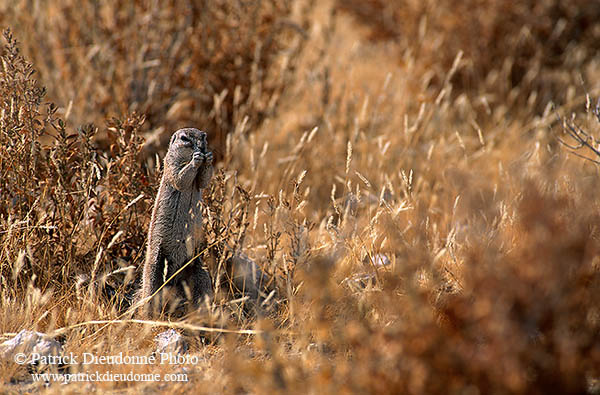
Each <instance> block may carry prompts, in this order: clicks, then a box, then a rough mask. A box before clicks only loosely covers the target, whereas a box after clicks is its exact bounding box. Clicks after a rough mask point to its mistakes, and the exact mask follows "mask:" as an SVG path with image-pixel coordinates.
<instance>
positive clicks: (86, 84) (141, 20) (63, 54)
mask: <svg viewBox="0 0 600 395" xmlns="http://www.w3.org/2000/svg"><path fill="white" fill-rule="evenodd" d="M290 7H291V6H290V4H289V3H288V2H287V1H282V0H270V1H261V2H229V1H222V0H219V1H201V2H189V1H172V2H169V3H168V4H163V3H161V2H151V1H135V2H122V1H109V2H102V3H101V4H96V5H93V6H90V7H82V6H81V4H80V3H79V2H77V1H66V2H65V1H49V2H42V3H37V4H36V5H35V6H32V5H31V3H30V2H28V1H18V2H11V3H10V4H9V5H5V6H4V7H0V25H7V24H10V26H11V27H12V28H13V30H14V31H15V33H16V34H17V35H18V36H19V37H21V40H22V41H23V43H24V52H25V54H26V55H27V56H28V58H29V59H31V61H32V62H33V63H35V65H36V68H37V70H38V71H39V73H40V75H41V78H42V79H43V80H44V83H45V85H46V87H47V89H48V92H49V97H50V98H51V99H52V100H53V101H55V102H57V103H60V104H61V105H62V106H63V107H64V108H67V110H66V114H65V113H63V114H64V115H68V120H70V121H73V122H74V123H75V124H77V125H79V124H84V123H88V122H95V123H98V124H100V123H103V122H104V119H105V118H106V117H108V116H114V115H115V114H117V115H118V114H126V113H133V112H138V113H141V114H145V117H146V122H145V124H144V127H143V129H144V131H150V132H151V133H152V134H151V137H152V139H151V141H149V143H150V144H149V146H148V152H155V151H157V150H159V149H160V148H161V147H163V146H164V144H165V143H166V142H167V141H168V137H169V135H170V133H171V132H172V131H173V130H176V129H178V128H180V127H184V126H190V125H202V128H203V129H205V130H206V131H207V132H208V133H209V139H210V140H211V144H212V145H213V146H214V147H217V148H218V149H219V150H218V152H217V154H218V156H219V157H220V154H221V153H222V149H223V148H224V142H225V135H226V134H227V133H228V132H230V131H232V130H233V129H234V127H235V125H236V124H237V123H238V122H240V121H241V120H242V119H243V118H244V117H246V116H247V117H248V126H254V125H257V124H260V122H261V121H262V120H263V119H264V118H265V117H266V116H269V115H272V114H273V113H274V112H275V111H276V109H277V105H278V100H279V96H280V95H281V93H282V91H283V89H284V87H285V84H286V82H287V72H288V71H289V69H290V68H291V67H293V65H294V61H295V58H296V57H297V55H298V53H299V49H300V48H301V45H300V43H301V40H297V39H298V38H300V37H301V34H303V31H302V28H301V27H299V26H297V25H294V24H292V23H290V22H289V21H288V20H287V19H286V18H287V17H288V16H289V14H290V12H291V9H290ZM284 51H285V53H284Z"/></svg>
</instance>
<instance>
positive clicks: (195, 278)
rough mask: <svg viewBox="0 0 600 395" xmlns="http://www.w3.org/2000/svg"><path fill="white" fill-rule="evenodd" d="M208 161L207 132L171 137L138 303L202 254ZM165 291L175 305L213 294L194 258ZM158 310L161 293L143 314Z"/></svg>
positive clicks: (186, 131) (180, 132)
mask: <svg viewBox="0 0 600 395" xmlns="http://www.w3.org/2000/svg"><path fill="white" fill-rule="evenodd" d="M212 161H213V155H212V152H210V151H208V146H207V141H206V133H205V132H202V131H200V130H198V129H194V128H185V129H180V130H178V131H176V132H175V133H173V136H172V137H171V140H170V142H169V149H168V151H167V155H166V156H165V159H164V165H163V176H162V179H161V182H160V187H159V189H158V194H157V195H156V201H155V203H154V209H153V211H152V219H151V221H150V230H149V232H148V248H147V252H146V261H145V263H144V273H143V279H142V288H141V295H140V296H141V297H142V298H147V297H149V296H151V295H152V294H154V292H156V290H157V289H158V288H159V287H160V286H161V285H162V284H163V283H164V282H165V281H166V280H167V279H169V278H170V277H171V276H172V275H173V274H174V273H175V272H176V271H177V270H179V269H180V268H181V267H182V266H183V265H184V264H186V263H187V262H188V261H189V260H190V259H192V258H193V257H195V256H196V255H197V254H199V253H200V252H201V243H202V235H201V231H202V208H201V204H202V203H201V202H202V189H203V188H206V187H207V186H208V183H209V182H210V179H211V177H212V174H213V166H212ZM165 288H166V290H168V291H171V292H173V291H174V296H175V297H176V298H177V299H182V300H187V301H191V302H192V303H193V304H198V302H200V301H201V300H202V298H203V297H204V296H205V295H211V294H212V287H211V281H210V276H209V275H208V272H207V271H206V270H205V269H204V268H203V267H202V260H201V258H200V257H196V258H195V259H194V261H193V262H192V263H190V264H189V265H188V266H187V267H186V268H185V269H184V270H182V271H181V272H180V273H179V274H178V275H177V276H176V277H175V278H174V279H173V280H171V281H170V282H169V283H168V284H167V286H165ZM157 302H158V303H157ZM162 304H163V293H162V292H161V294H160V295H158V296H157V297H155V298H153V300H150V301H148V302H147V305H146V306H147V309H146V311H148V307H149V308H150V310H152V311H153V312H154V310H156V307H159V308H161V309H162V307H163V305H162ZM157 305H158V306H157Z"/></svg>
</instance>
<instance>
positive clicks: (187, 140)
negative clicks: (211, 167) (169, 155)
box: [169, 128, 208, 155]
mask: <svg viewBox="0 0 600 395" xmlns="http://www.w3.org/2000/svg"><path fill="white" fill-rule="evenodd" d="M207 148H208V144H207V141H206V132H203V131H201V130H198V129H195V128H184V129H179V130H178V131H176V132H175V133H173V135H172V136H171V141H170V142H169V151H172V150H175V151H189V153H190V155H191V154H192V152H194V151H201V152H206V150H207Z"/></svg>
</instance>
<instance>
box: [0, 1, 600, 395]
mask: <svg viewBox="0 0 600 395" xmlns="http://www.w3.org/2000/svg"><path fill="white" fill-rule="evenodd" d="M188 3H189V2H183V1H182V2H179V1H175V2H172V3H169V5H168V6H165V7H164V8H158V6H157V5H154V3H150V2H143V1H140V2H135V3H132V4H134V5H130V6H123V5H119V3H117V2H107V3H106V4H107V5H104V6H98V7H93V6H81V5H79V4H78V3H77V4H76V3H75V2H72V3H71V2H66V3H63V4H64V5H61V6H59V5H58V4H57V3H56V2H45V3H37V2H34V3H31V2H28V1H25V0H23V1H18V2H16V3H15V4H14V6H13V3H10V5H9V4H8V2H4V3H3V2H0V24H1V25H10V26H11V28H12V31H13V34H14V36H15V38H17V39H18V40H19V44H18V45H17V43H15V41H14V38H12V37H11V36H10V35H7V36H6V38H5V43H6V45H5V46H4V49H3V52H2V54H3V55H2V61H3V63H2V69H1V70H0V145H1V146H2V150H0V177H1V179H2V181H3V182H2V186H1V189H0V269H1V271H0V274H1V277H0V284H1V287H0V293H1V295H0V317H1V318H0V333H2V334H4V335H3V337H2V339H5V338H8V337H10V335H11V334H12V333H15V332H18V331H19V330H21V329H23V328H27V329H36V330H40V331H44V332H48V333H55V334H57V335H60V338H61V339H62V340H63V341H64V344H65V348H66V350H67V351H70V352H73V353H74V354H82V353H83V352H92V353H95V354H97V355H101V354H108V355H114V354H118V353H119V352H123V353H124V354H127V355H135V356H137V355H148V354H149V353H150V352H151V351H152V347H153V345H152V338H153V335H154V334H156V333H157V332H159V331H161V330H163V329H164V327H165V326H173V327H176V328H180V331H181V332H182V333H185V335H186V338H187V339H188V340H189V341H190V343H191V350H190V355H195V356H198V357H199V363H198V364H196V365H188V366H186V370H185V372H186V373H187V374H188V376H189V380H190V381H191V382H192V383H180V384H166V383H161V384H160V385H157V384H156V383H154V384H152V383H123V382H105V383H93V384H85V383H81V384H79V383H73V384H69V386H67V387H64V386H60V385H59V384H53V385H50V386H48V387H44V386H43V385H42V384H35V383H27V381H26V380H27V379H28V377H29V374H28V373H27V372H26V370H25V369H24V368H22V367H19V366H17V365H16V364H14V363H13V362H12V361H2V362H0V372H1V373H0V377H1V379H0V385H2V386H3V387H1V388H2V389H3V391H21V390H32V391H33V390H45V391H47V392H52V391H54V392H59V391H62V390H64V389H65V388H67V389H71V390H72V391H76V392H81V391H83V390H86V391H89V390H101V391H131V392H134V391H135V392H138V391H140V390H144V389H146V390H161V391H167V390H168V391H169V392H171V391H174V392H184V391H188V390H189V388H190V385H193V386H194V388H196V389H198V388H199V389H201V391H202V392H209V393H213V392H226V393H233V392H235V393H239V392H242V393H246V392H251V393H271V392H280V393H283V392H286V393H289V392H292V393H340V392H343V393H370V392H376V393H416V394H420V393H464V392H467V391H468V392H477V393H550V392H551V393H585V392H594V391H596V392H597V391H598V378H599V377H600V304H599V303H598V301H597V300H598V297H597V295H598V294H599V292H600V234H599V233H598V229H600V215H599V214H600V211H599V209H600V205H599V203H598V199H597V195H596V193H595V192H596V188H597V185H598V181H599V179H598V177H599V173H598V168H597V164H595V163H593V162H592V161H589V160H586V159H584V158H581V157H580V156H577V155H572V154H571V153H569V151H571V149H569V147H571V148H573V149H572V150H574V151H575V153H576V154H579V155H583V156H586V157H588V158H591V159H594V160H599V159H600V158H599V157H598V155H597V153H596V151H597V150H598V146H597V143H596V140H595V139H594V136H598V133H597V131H598V129H599V128H600V123H599V121H600V120H599V119H598V117H597V111H596V110H594V108H595V100H596V95H597V94H598V93H599V92H600V85H598V84H595V83H593V81H597V80H598V73H597V69H598V67H597V65H598V60H597V59H596V58H595V57H594V55H593V53H594V52H593V51H594V50H595V47H594V45H597V42H598V41H597V40H593V39H591V38H590V37H591V35H593V34H597V33H598V31H599V29H600V25H599V24H598V23H597V22H596V20H597V18H592V17H591V16H590V17H588V16H589V15H592V14H590V12H591V11H594V9H593V7H592V6H589V7H591V8H589V9H588V8H586V7H588V4H589V3H587V2H574V3H573V5H572V6H571V7H570V8H569V7H567V8H565V7H562V6H560V5H557V4H558V3H557V4H554V3H553V2H551V1H547V2H542V3H540V4H541V5H538V6H535V5H533V3H531V4H530V3H523V4H524V5H514V2H503V1H490V2H469V6H468V7H467V5H465V8H464V9H463V8H460V9H459V10H455V11H454V12H450V11H449V10H448V7H450V6H449V4H450V3H451V2H442V4H441V5H440V7H439V8H435V7H425V8H419V7H417V6H416V4H417V3H416V2H414V4H413V2H397V3H398V4H399V5H401V4H404V3H406V4H409V5H411V6H410V7H409V6H407V7H399V6H398V7H397V8H385V7H383V8H382V6H381V4H382V3H380V2H371V1H368V2H362V3H361V4H362V6H360V7H359V5H358V4H359V3H357V2H344V3H345V5H344V7H342V11H343V10H350V11H351V12H352V14H354V15H359V16H360V18H361V20H362V21H363V22H365V21H366V23H364V24H363V23H361V24H358V23H357V22H356V19H355V18H354V17H353V16H350V15H349V14H347V13H346V12H340V10H338V9H336V8H335V6H334V5H332V4H329V3H327V2H325V3H320V4H310V3H308V4H305V3H304V2H302V1H298V2H291V3H288V2H284V1H282V2H278V1H271V2H261V3H257V4H260V5H257V6H248V5H245V4H246V3H237V2H231V3H229V2H227V3H226V2H214V3H206V4H202V5H199V6H198V7H195V6H193V5H192V6H190V5H189V4H188ZM426 3H427V2H426ZM471 3H472V4H471ZM480 3H481V4H480ZM191 4H196V3H195V2H191ZM427 4H429V3H427ZM476 5H478V7H476ZM248 7H250V8H252V10H253V13H252V12H248V11H249V10H248V9H247V8H248ZM390 7H391V6H390ZM498 7H500V9H502V10H504V11H505V12H498V11H497V10H498V9H499V8H498ZM553 7H554V8H553ZM25 10H31V12H26V11H25ZM548 10H551V11H552V12H550V11H548ZM590 10H591V11H590ZM555 11H556V13H555ZM595 12H598V11H597V9H596V11H595ZM572 13H575V14H576V15H579V17H578V18H583V19H581V20H579V19H575V20H577V21H578V22H577V24H578V26H580V27H581V28H582V32H580V33H578V32H577V30H576V29H574V28H572V25H571V22H572V21H573V18H575V17H572V15H571V14H572ZM515 15H519V18H522V19H519V20H514V18H515ZM593 15H595V14H593ZM424 16H426V17H427V21H428V22H427V25H426V26H428V27H426V26H425V22H424V20H425V19H424ZM442 16H443V17H442ZM446 16H447V17H448V19H447V20H446V19H445V18H446ZM398 18H400V19H401V20H402V21H406V23H405V24H398V23H395V22H394V23H392V22H393V21H397V20H398ZM548 18H550V19H548ZM552 18H556V19H552ZM561 18H562V20H564V21H565V23H566V25H565V26H564V27H563V28H562V30H561V33H560V34H559V35H558V36H556V40H557V41H556V42H551V43H549V42H548V40H546V39H545V37H546V36H545V35H544V34H546V33H548V32H547V29H548V26H553V25H554V24H556V23H557V22H556V21H560V20H561ZM58 20H60V21H62V22H61V23H56V21H58ZM388 20H389V21H392V22H389V23H388V22H386V21H388ZM507 20H509V21H511V23H506V21H507ZM521 20H523V21H525V22H527V23H530V25H528V24H527V23H521V22H520V21H521ZM582 20H585V21H586V22H585V23H583V22H582ZM374 21H379V22H378V24H377V25H375V27H374V26H372V25H373V22H374ZM382 21H383V22H382ZM472 21H477V23H479V24H480V25H481V26H483V27H488V28H489V30H485V29H484V30H481V29H482V28H481V26H480V27H477V26H473V24H472V23H471V22H472ZM67 22H68V23H67ZM442 22H444V23H442ZM524 25H525V26H528V29H529V32H530V33H531V34H530V35H528V36H527V43H528V48H532V51H533V52H534V54H535V55H534V56H527V52H518V53H516V52H512V50H511V49H512V48H514V46H513V44H514V42H515V40H517V38H518V37H521V36H520V35H521V34H523V31H522V30H523V29H522V27H523V26H524ZM395 29H401V30H395ZM411 29H413V30H411ZM414 29H417V30H416V31H417V35H416V36H414V37H415V39H414V40H411V39H409V38H408V37H412V36H410V35H409V36H405V35H407V34H410V32H411V31H412V32H414ZM473 29H475V31H476V32H481V31H483V33H482V34H478V33H474V32H473ZM240 32H241V33H240ZM548 34H550V33H548ZM557 34H558V33H557ZM146 37H147V38H146ZM373 37H376V38H378V39H377V40H373ZM380 37H383V38H385V39H384V40H379V38H380ZM498 37H500V38H502V39H498ZM390 38H391V39H390ZM503 40H504V41H503ZM491 42H493V43H494V45H492V44H490V43H491ZM19 48H22V49H23V52H24V53H25V55H26V57H25V58H26V59H28V60H29V61H32V62H33V64H34V65H35V66H31V65H30V64H29V63H27V62H26V61H25V60H24V59H23V58H22V57H21V55H20V54H19V52H18V49H19ZM202 48H204V50H203V49H202ZM206 48H209V49H210V50H209V51H208V52H207V51H205V49H206ZM519 48H520V47H517V50H518V51H520V49H519ZM417 49H418V50H417ZM442 50H443V51H442ZM461 50H462V51H463V53H462V57H460V56H458V57H457V55H458V54H459V51H461ZM578 51H580V52H578ZM581 51H583V52H585V56H584V55H581V53H583V52H581ZM436 53H439V54H440V56H439V57H437V56H434V55H435V54H436ZM578 54H579V55H581V56H579V55H578ZM549 57H555V58H556V59H559V60H557V61H556V62H554V61H552V62H550V60H549V59H550V58H549ZM506 64H509V65H511V66H510V67H508V66H506ZM517 66H518V67H520V68H521V69H520V70H521V71H519V73H521V77H518V78H517V77H516V74H515V73H517V68H516V67H517ZM32 67H33V68H35V69H37V70H39V73H38V74H39V75H38V74H34V75H32V74H31V70H32ZM34 76H36V78H39V79H40V81H39V82H38V81H35V80H34V79H33V78H34ZM527 76H531V77H532V78H529V77H527ZM551 76H560V78H558V79H556V80H555V83H556V85H549V83H547V81H548V79H547V78H551ZM581 76H583V77H584V78H583V79H584V81H585V83H584V85H583V86H582V85H581V83H580V80H581ZM513 77H514V78H513ZM465 81H468V83H467V82H465ZM553 83H554V82H553ZM536 84H537V85H536ZM41 86H46V87H47V93H45V90H43V89H41ZM238 87H239V88H238ZM150 91H151V92H152V93H150ZM224 92H225V93H224ZM236 92H237V93H236ZM536 92H537V93H536ZM587 92H589V93H590V94H591V97H587V96H586V93H587ZM554 95H556V96H554ZM532 97H533V98H532ZM48 98H50V99H51V100H52V101H55V102H56V103H58V106H59V107H56V106H54V105H49V104H47V103H46V100H48ZM549 100H553V101H554V102H555V103H557V104H556V106H555V107H554V108H553V107H552V105H551V104H549ZM571 113H574V114H575V116H574V117H572V116H571ZM141 114H144V115H141ZM557 115H560V116H561V117H562V122H561V120H559V119H558V117H557ZM113 116H114V117H116V118H113ZM88 122H95V124H96V125H103V126H101V127H100V126H93V125H91V124H89V123H88ZM79 125H82V126H79ZM179 126H196V127H199V128H202V129H206V130H207V131H208V132H209V136H210V137H209V142H212V143H213V144H215V145H216V146H217V147H219V148H218V149H219V152H220V158H221V161H220V162H219V163H218V165H217V166H218V168H219V170H220V171H219V172H218V173H217V176H216V177H215V179H214V180H213V183H212V186H211V188H210V190H209V191H208V192H207V194H206V199H205V200H206V213H207V216H208V217H209V219H208V220H207V224H206V229H207V232H206V233H207V242H208V245H209V246H210V248H209V251H207V259H208V261H209V263H210V267H211V275H212V276H213V280H214V281H215V283H218V284H219V285H220V286H221V287H220V289H221V291H220V292H217V294H216V295H215V298H214V300H213V301H212V303H211V305H210V306H208V309H204V310H203V312H201V313H200V312H199V313H197V314H192V315H191V316H188V317H186V318H185V319H184V320H181V321H178V322H171V323H169V322H162V323H158V322H142V321H138V320H133V319H130V317H129V316H124V315H123V311H124V310H125V307H126V306H127V304H128V301H129V299H128V298H129V296H130V295H131V293H132V291H133V290H134V289H135V286H136V284H135V278H136V273H139V269H140V266H141V264H142V262H143V254H144V242H145V232H146V230H147V226H148V222H149V214H150V209H151V207H150V206H151V203H152V198H153V195H154V193H155V191H156V188H157V183H158V179H159V176H160V169H159V168H158V167H157V165H156V163H157V161H156V159H155V158H154V157H152V156H151V155H148V153H151V152H154V150H155V149H153V148H146V147H148V146H152V145H154V146H155V147H160V150H159V152H160V153H161V154H162V153H164V148H165V146H164V145H162V146H161V145H160V144H157V142H159V141H161V138H160V137H159V136H162V135H164V134H167V135H168V134H169V133H170V132H172V131H173V130H174V129H175V128H177V127H179ZM582 132H583V133H582ZM588 135H589V136H591V137H590V138H588V137H587V136H588ZM557 137H558V138H557ZM559 138H560V140H559ZM596 139H597V138H596ZM560 141H562V142H563V143H564V144H566V146H565V145H563V144H561V143H560ZM145 142H146V143H145ZM578 147H579V149H577V148H578ZM585 149H587V151H584V150H585ZM594 150H596V151H594ZM238 249H242V250H243V251H244V252H246V253H247V254H248V255H249V256H251V257H252V258H253V259H254V260H255V261H256V262H257V263H258V264H259V265H260V266H261V267H262V268H263V270H264V271H265V272H266V273H267V275H268V277H269V279H270V284H269V287H270V290H274V292H273V294H272V295H271V297H270V302H271V303H270V304H269V307H268V313H267V314H263V315H261V316H260V317H259V318H253V317H249V316H248V315H247V314H244V313H243V308H242V307H243V304H244V301H243V300H240V299H237V296H238V295H236V294H235V293H234V292H233V293H232V292H230V289H229V288H228V286H227V276H226V273H225V272H224V271H223V262H224V261H225V260H226V259H227V258H228V257H229V256H230V255H231V253H232V252H233V251H236V250H238ZM383 255H385V256H386V257H387V258H388V259H389V261H390V264H389V265H378V264H377V262H380V261H382V260H383V258H382V257H383ZM115 271H117V272H118V273H115ZM111 273H112V274H111ZM98 285H100V286H98ZM267 292H268V291H267ZM134 318H135V317H134ZM202 328H219V330H217V331H207V330H202ZM220 329H223V331H220ZM72 369H73V370H72V371H71V372H76V371H82V372H87V371H90V370H92V367H90V366H81V367H73V368H72ZM77 369H79V370H77ZM93 369H98V370H100V371H105V370H110V371H112V372H113V373H128V372H129V371H130V370H133V371H134V372H135V373H145V372H156V373H173V372H183V370H181V369H182V368H181V367H174V366H172V365H157V366H154V365H151V366H146V365H142V366H139V365H135V366H134V365H113V366H95V367H93Z"/></svg>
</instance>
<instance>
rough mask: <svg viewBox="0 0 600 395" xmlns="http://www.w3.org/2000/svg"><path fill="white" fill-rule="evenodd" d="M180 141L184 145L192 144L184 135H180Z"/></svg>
mask: <svg viewBox="0 0 600 395" xmlns="http://www.w3.org/2000/svg"><path fill="white" fill-rule="evenodd" d="M181 141H183V142H184V143H191V142H192V141H191V140H190V139H189V138H188V137H187V136H186V135H185V134H182V135H181Z"/></svg>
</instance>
